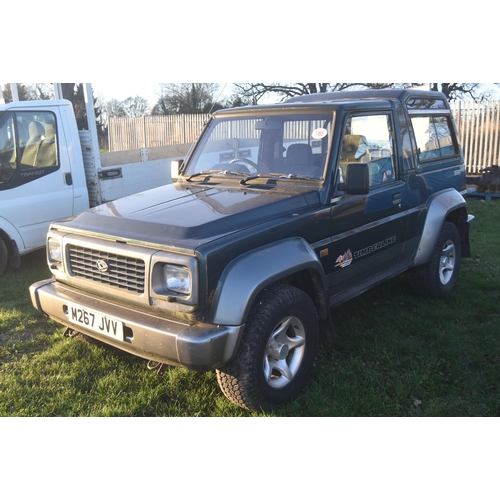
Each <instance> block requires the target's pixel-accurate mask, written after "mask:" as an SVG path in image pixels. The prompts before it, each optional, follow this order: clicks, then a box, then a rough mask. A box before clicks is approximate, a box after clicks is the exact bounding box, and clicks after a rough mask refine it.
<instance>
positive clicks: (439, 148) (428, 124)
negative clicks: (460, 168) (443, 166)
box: [411, 115, 458, 162]
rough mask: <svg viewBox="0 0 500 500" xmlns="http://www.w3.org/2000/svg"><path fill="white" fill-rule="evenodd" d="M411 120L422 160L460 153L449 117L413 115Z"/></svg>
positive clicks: (437, 158) (438, 158) (431, 159)
mask: <svg viewBox="0 0 500 500" xmlns="http://www.w3.org/2000/svg"><path fill="white" fill-rule="evenodd" d="M411 122H412V125H413V131H414V133H415V140H416V141H417V148H418V157H419V160H420V161H421V162H427V161H433V160H440V159H441V158H446V157H449V156H454V155H457V154H458V147H457V143H456V141H454V140H453V135H452V130H453V128H452V125H451V123H450V120H449V117H447V116H439V115H430V116H412V118H411Z"/></svg>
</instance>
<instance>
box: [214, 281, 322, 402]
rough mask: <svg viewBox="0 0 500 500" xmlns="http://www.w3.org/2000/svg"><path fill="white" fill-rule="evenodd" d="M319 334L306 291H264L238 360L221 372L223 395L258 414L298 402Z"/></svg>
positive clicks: (274, 288)
mask: <svg viewBox="0 0 500 500" xmlns="http://www.w3.org/2000/svg"><path fill="white" fill-rule="evenodd" d="M318 330H319V327H318V316H317V312H316V308H315V307H314V304H313V302H312V300H311V299H310V298H309V296H308V295H307V294H306V293H304V292H303V291H301V290H299V289H297V288H294V287H291V286H287V285H281V284H278V285H273V286H271V287H269V288H267V289H265V290H264V291H263V292H262V293H261V294H260V295H259V296H258V297H257V299H256V300H255V303H254V305H253V306H252V309H251V311H250V314H249V316H248V321H247V324H246V327H245V331H244V333H243V337H242V339H241V343H240V346H239V349H238V353H237V355H236V358H235V359H233V360H232V361H230V362H229V363H228V364H226V365H225V366H223V367H222V368H220V369H219V370H217V380H218V382H219V386H220V388H221V390H222V392H223V393H224V395H225V396H226V397H227V398H228V399H229V400H231V401H232V402H234V403H236V404H237V405H239V406H241V407H243V408H246V409H248V410H256V411H259V410H266V409H269V408H271V407H273V406H276V405H281V404H284V403H287V402H288V401H290V400H292V399H293V398H295V397H296V396H297V395H298V394H299V392H300V391H301V390H302V389H303V387H304V386H305V384H306V382H307V380H308V378H309V373H310V371H311V368H312V365H313V362H314V357H315V355H316V351H317V347H318V336H319V334H318Z"/></svg>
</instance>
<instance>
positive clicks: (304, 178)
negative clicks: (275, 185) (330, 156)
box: [240, 174, 323, 186]
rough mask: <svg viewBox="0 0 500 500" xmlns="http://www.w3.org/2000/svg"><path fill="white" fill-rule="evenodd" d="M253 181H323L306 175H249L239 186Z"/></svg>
mask: <svg viewBox="0 0 500 500" xmlns="http://www.w3.org/2000/svg"><path fill="white" fill-rule="evenodd" d="M254 179H293V180H299V181H321V180H323V179H318V178H317V177H311V176H308V175H295V174H257V175H251V176H249V177H247V178H246V179H241V181H240V184H241V185H242V186H244V185H245V184H247V183H248V182H249V181H252V180H254Z"/></svg>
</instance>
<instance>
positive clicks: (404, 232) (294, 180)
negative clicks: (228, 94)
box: [30, 89, 474, 410]
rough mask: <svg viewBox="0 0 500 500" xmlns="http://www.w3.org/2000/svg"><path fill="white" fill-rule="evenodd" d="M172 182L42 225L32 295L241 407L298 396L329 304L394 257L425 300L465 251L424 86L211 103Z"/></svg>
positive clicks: (446, 114) (445, 146) (441, 130)
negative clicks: (207, 378) (202, 375)
mask: <svg viewBox="0 0 500 500" xmlns="http://www.w3.org/2000/svg"><path fill="white" fill-rule="evenodd" d="M172 181H173V182H172V183H171V184H168V185H165V186H160V187H158V188H156V189H153V190H150V191H146V192H143V193H139V194H137V195H134V196H129V197H126V198H123V199H120V200H117V201H114V202H111V203H107V204H105V205H101V206H98V207H96V208H93V209H91V210H89V211H86V212H84V213H83V214H81V215H79V216H77V217H75V218H74V219H72V220H65V221H60V222H55V223H54V224H52V226H51V228H50V230H49V233H48V236H47V258H48V265H49V267H50V270H51V271H52V274H53V278H52V279H50V280H46V281H42V282H39V283H35V284H33V285H32V286H31V288H30V291H31V297H32V301H33V304H34V306H35V307H36V308H37V309H39V310H40V311H42V312H43V313H45V314H46V315H47V316H49V317H51V318H53V319H55V320H56V321H58V322H60V323H62V324H64V325H66V326H67V327H68V329H69V330H70V331H72V332H78V333H81V334H83V335H85V336H87V337H91V338H93V339H95V340H98V341H100V342H101V343H105V344H109V345H112V346H114V347H116V348H119V349H122V350H124V351H127V352H129V353H132V354H135V355H137V356H140V357H142V358H145V359H147V360H149V362H150V363H155V364H157V366H159V367H160V368H159V369H160V370H161V367H162V366H163V365H176V366H184V367H187V368H189V369H191V370H196V371H208V370H216V371H217V377H218V381H219V384H220V387H221V389H222V391H223V393H224V394H225V395H226V396H227V397H228V398H229V399H230V400H231V401H233V402H235V403H236V404H238V405H240V406H242V407H244V408H248V409H255V410H259V409H266V408H270V407H272V406H275V405H280V404H283V403H286V402H288V401H290V400H291V399H292V398H294V397H295V396H296V395H297V394H298V392H299V391H300V390H301V389H302V388H303V387H304V385H305V384H306V383H307V379H308V376H309V373H310V370H311V367H312V365H313V361H314V357H315V354H316V352H317V349H318V348H319V339H320V338H321V337H324V339H325V340H329V339H330V338H331V337H332V331H333V327H332V321H331V318H330V314H331V308H332V307H334V306H337V305H338V304H341V303H342V302H344V301H346V300H349V299H350V298H352V297H355V296H357V295H359V294H361V293H362V292H364V291H366V290H368V289H370V288H372V287H374V286H375V285H377V284H379V283H381V282H383V281H385V280H388V279H390V278H392V277H394V276H397V275H399V274H401V273H403V272H406V271H409V272H410V274H411V281H412V285H413V288H414V290H415V292H417V293H418V294H420V295H423V296H428V297H439V296H441V295H442V294H445V293H448V292H450V291H451V290H452V289H453V287H454V285H455V283H456V281H457V278H458V274H459V267H460V259H461V258H462V257H469V256H470V249H469V231H470V229H471V226H472V223H473V219H474V217H473V216H471V215H469V214H468V211H467V202H466V176H465V166H464V159H463V155H462V150H461V147H460V145H459V143H458V139H457V132H456V126H455V123H454V120H453V116H452V114H451V111H450V108H449V105H448V103H447V101H446V98H445V96H444V95H443V94H440V93H437V92H427V91H414V90H394V89H392V90H379V91H374V90H370V91H359V92H358V91H356V92H334V93H328V94H311V95H307V96H301V97H295V98H292V99H289V100H288V101H286V102H284V103H280V104H274V105H265V106H248V107H242V108H234V109H229V110H222V111H219V112H216V113H214V114H213V115H212V116H211V118H210V120H209V121H208V123H207V125H206V127H205V129H204V130H203V132H202V134H201V135H200V137H199V139H198V140H197V141H196V143H195V144H194V145H193V147H192V148H191V150H190V152H189V154H188V155H187V157H186V158H185V160H184V161H175V162H173V164H172ZM321 345H322V344H321Z"/></svg>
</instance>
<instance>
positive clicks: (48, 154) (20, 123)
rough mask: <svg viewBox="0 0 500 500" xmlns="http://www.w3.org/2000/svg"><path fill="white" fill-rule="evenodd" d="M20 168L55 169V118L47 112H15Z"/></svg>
mask: <svg viewBox="0 0 500 500" xmlns="http://www.w3.org/2000/svg"><path fill="white" fill-rule="evenodd" d="M16 115H17V129H18V131H19V132H18V133H19V151H20V160H21V164H20V166H21V168H33V167H35V168H44V167H56V166H57V165H58V163H59V161H58V158H57V136H56V123H55V117H54V115H53V114H52V113H50V112H47V111H40V112H38V111H37V112H30V111H26V112H17V113H16Z"/></svg>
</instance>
